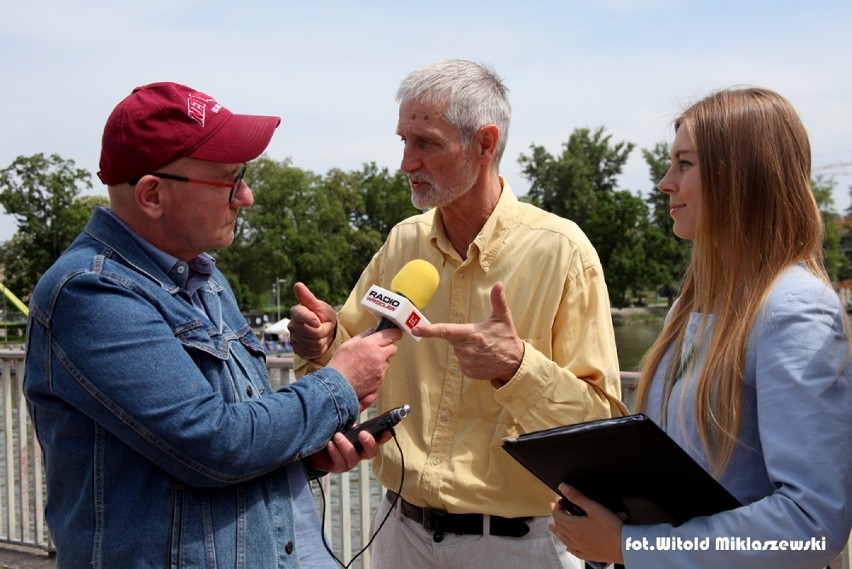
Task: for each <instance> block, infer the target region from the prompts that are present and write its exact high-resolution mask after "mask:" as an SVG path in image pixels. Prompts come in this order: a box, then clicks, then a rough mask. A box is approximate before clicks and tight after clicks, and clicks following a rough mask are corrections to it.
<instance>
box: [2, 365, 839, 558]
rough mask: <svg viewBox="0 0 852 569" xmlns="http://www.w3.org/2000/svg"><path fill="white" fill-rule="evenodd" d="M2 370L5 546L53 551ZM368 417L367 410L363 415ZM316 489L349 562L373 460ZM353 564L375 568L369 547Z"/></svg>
mask: <svg viewBox="0 0 852 569" xmlns="http://www.w3.org/2000/svg"><path fill="white" fill-rule="evenodd" d="M267 364H268V367H269V377H270V382H271V383H272V386H273V388H276V389H277V388H279V387H281V386H283V385H287V384H289V383H291V382H292V381H294V377H293V359H292V358H290V357H270V358H268V360H267ZM0 371H2V377H1V378H0V383H2V388H0V390H2V393H3V408H2V413H3V417H2V422H0V425H2V430H3V433H2V437H0V464H2V465H3V468H4V469H5V477H4V479H3V480H2V484H0V547H3V546H11V547H13V548H15V549H19V550H23V551H30V552H33V553H40V554H44V553H48V554H49V553H51V552H52V551H53V544H52V542H51V540H50V536H49V534H48V531H47V525H46V523H45V519H44V497H45V490H44V471H43V468H42V457H41V449H40V447H39V445H38V444H37V442H36V439H35V435H34V433H33V428H32V423H31V422H30V419H29V415H28V413H27V409H26V405H25V404H24V398H23V393H22V383H23V377H24V352H23V351H12V350H5V351H2V350H0ZM638 377H639V376H638V374H637V373H635V372H622V391H623V393H622V396H623V399H624V401H625V403H626V404H627V406H628V407H632V401H633V393H634V390H635V387H636V381H637V380H638ZM366 418H367V414H366V413H365V414H364V415H362V420H363V419H366ZM388 444H390V443H388ZM313 490H314V498H315V500H316V502H317V507H318V508H320V511H321V512H323V516H322V518H323V527H324V529H325V534H326V536H327V540H328V544H329V546H330V547H331V549H332V551H333V552H334V554H335V556H337V558H338V559H339V560H340V561H342V562H343V564H344V565H345V564H347V563H349V561H350V560H351V559H352V556H353V555H356V554H358V552H359V551H361V549H362V548H364V547H365V546H366V545H367V544H368V542H369V538H370V536H369V530H370V522H371V519H372V514H373V511H374V509H375V507H376V505H377V504H378V501H379V500H380V499H381V497H382V494H383V491H384V490H383V488H382V487H381V485H380V484H379V483H378V481H377V480H376V478H375V477H374V476H373V475H372V471H371V469H370V465H369V463H368V461H362V462H361V463H360V464H359V465H358V467H357V468H355V469H353V470H352V471H350V472H346V473H343V474H330V475H328V476H325V477H323V478H322V479H321V481H320V483H319V484H315V485H314V486H313ZM849 550H850V546H849V545H847V547H846V549H844V551H843V554H842V556H841V559H840V565H839V566H835V565H832V569H835V567H839V568H842V569H852V562H850V556H849ZM351 567H352V568H353V569H369V567H370V552H369V549H368V550H366V551H364V553H363V554H361V555H360V556H359V557H358V559H357V560H355V561H354V562H353V563H352V565H351Z"/></svg>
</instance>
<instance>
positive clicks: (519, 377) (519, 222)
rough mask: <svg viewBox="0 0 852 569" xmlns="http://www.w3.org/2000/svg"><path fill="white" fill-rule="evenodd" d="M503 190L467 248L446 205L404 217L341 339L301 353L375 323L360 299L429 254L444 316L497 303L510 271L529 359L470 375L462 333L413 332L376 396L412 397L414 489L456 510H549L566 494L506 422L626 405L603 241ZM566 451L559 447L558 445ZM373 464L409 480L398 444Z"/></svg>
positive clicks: (347, 312) (432, 308) (532, 424)
mask: <svg viewBox="0 0 852 569" xmlns="http://www.w3.org/2000/svg"><path fill="white" fill-rule="evenodd" d="M501 182H502V183H503V192H502V195H501V197H500V200H499V202H498V204H497V207H496V208H495V210H494V212H493V213H492V214H491V216H490V218H489V219H488V222H487V223H486V224H485V226H484V227H483V228H482V231H480V233H479V235H478V236H477V237H476V239H475V240H474V242H473V243H472V244H471V246H470V248H469V249H468V255H467V259H466V260H464V261H463V260H462V259H461V257H460V256H459V254H458V253H457V252H456V251H455V250H454V249H453V247H452V245H451V244H450V241H449V239H448V238H447V235H446V232H445V231H444V227H443V224H442V221H441V215H440V213H439V212H438V211H436V210H430V211H428V212H426V213H423V214H420V215H417V216H414V217H411V218H409V219H407V220H405V221H402V222H400V223H399V224H397V225H396V226H395V227H394V228H393V229H392V230H391V232H390V234H389V236H388V239H387V241H386V242H385V243H384V245H383V246H382V248H381V249H380V250H379V251H378V252H377V253H376V254H375V256H374V257H373V259H372V261H371V262H370V264H369V266H367V268H366V269H365V270H364V272H363V274H362V275H361V278H360V279H359V281H358V284H357V285H356V286H355V288H354V290H353V291H352V293H351V294H350V295H349V298H348V300H347V302H346V304H345V305H344V307H343V308H342V309H341V311H340V313H339V314H338V325H337V334H336V338H335V344H334V345H333V346H332V349H331V350H329V352H327V353H326V354H325V355H324V356H323V357H322V358H320V359H319V360H317V361H313V362H304V361H302V360H299V359H298V358H297V362H296V370H297V374H302V373H305V372H306V371H308V370H309V369H312V368H316V367H319V366H321V365H324V364H325V363H327V362H328V359H329V358H330V357H331V353H332V352H333V350H334V348H335V347H336V346H337V345H339V344H340V342H343V341H345V340H347V339H348V338H350V337H351V336H353V335H357V334H358V333H360V332H362V331H364V330H365V329H367V328H370V327H373V326H375V325H376V320H375V318H374V317H373V316H371V315H370V313H369V312H367V311H366V309H364V308H363V307H362V306H361V299H362V298H363V297H364V295H365V293H366V291H367V289H368V288H369V287H370V286H371V285H373V284H377V285H379V286H381V287H384V288H387V289H389V290H390V289H391V280H392V279H393V278H394V276H395V275H396V274H397V272H398V271H399V270H400V269H401V268H402V267H403V265H405V264H406V263H407V262H409V261H411V260H413V259H424V260H426V261H429V262H430V263H432V264H433V265H434V266H435V267H436V268H437V269H438V273H439V274H440V284H439V286H438V290H437V292H436V293H435V295H434V297H433V298H432V300H431V301H430V302H429V303H428V305H427V306H426V307H425V308H424V309H423V310H422V312H423V315H424V316H425V317H426V318H427V319H428V320H429V321H430V322H433V323H437V322H456V323H477V322H482V321H484V320H486V319H488V318H489V316H490V315H491V300H490V292H491V288H492V287H493V286H494V284H495V283H497V282H498V281H502V282H503V283H504V284H505V287H506V288H505V291H506V297H507V299H508V302H509V306H510V308H511V311H512V318H513V320H514V323H515V327H516V329H517V332H518V335H519V336H520V337H521V339H523V340H524V343H525V346H524V348H525V353H524V358H523V361H522V363H521V365H520V367H519V369H518V371H517V373H515V375H514V377H512V378H511V380H509V381H508V382H507V383H506V384H505V385H503V386H500V385H499V383H497V382H494V383H492V382H490V381H482V380H475V379H470V378H467V377H465V376H464V375H462V373H461V371H460V370H459V362H458V358H457V357H456V355H455V353H454V351H453V349H452V347H451V346H450V345H449V344H448V343H447V342H446V341H444V340H442V339H437V338H429V339H423V340H421V341H420V342H416V341H415V340H414V339H413V338H411V337H407V336H405V337H403V339H402V340H401V341H400V344H399V351H398V352H397V354H396V355H395V356H394V357H393V358H392V359H391V364H390V369H389V371H388V373H387V376H386V378H385V382H384V384H383V385H382V388H381V389H380V390H379V397H378V401H377V404H378V409H379V411H385V410H388V409H391V408H393V407H397V406H399V405H402V404H408V405H410V406H411V413H410V415H409V416H408V417H407V418H406V419H405V420H403V421H402V422H401V423H399V425H397V427H396V429H395V430H396V433H397V437H398V440H399V443H400V445H401V448H402V452H403V453H404V455H405V456H404V458H405V479H404V484H403V487H402V496H403V497H404V498H405V499H406V500H408V501H409V502H412V503H414V504H417V505H420V506H426V507H431V508H440V509H444V510H447V511H449V512H451V513H483V514H492V515H499V516H504V517H518V516H544V515H549V513H550V510H549V504H550V502H551V501H553V499H554V494H553V492H552V491H550V490H549V489H548V488H547V487H546V486H545V485H544V484H543V483H541V482H540V481H538V479H537V478H535V477H534V476H533V475H532V474H530V473H529V472H528V471H527V470H526V469H525V468H523V467H522V466H520V464H518V463H517V462H516V461H515V460H514V459H513V458H512V457H510V456H509V455H508V454H507V453H506V452H505V451H504V450H503V449H502V447H501V441H502V440H503V439H504V438H505V437H508V436H514V435H518V434H520V433H525V432H531V431H537V430H541V429H547V428H550V427H555V426H558V425H564V424H568V423H576V422H581V421H587V420H592V419H601V418H605V417H610V416H618V415H621V414H622V413H623V412H624V408H623V406H621V404H620V402H619V399H620V395H621V388H620V382H619V373H618V359H617V355H616V347H615V336H614V333H613V329H612V316H611V312H610V304H609V298H608V295H607V289H606V284H605V283H604V277H603V272H602V268H601V264H600V260H599V259H598V255H597V253H596V252H595V250H594V248H593V247H592V245H591V243H590V242H589V240H588V238H587V237H586V236H585V234H584V233H583V232H582V231H581V230H580V228H579V227H578V226H577V225H576V224H575V223H573V222H571V221H568V220H566V219H563V218H560V217H558V216H556V215H553V214H550V213H547V212H545V211H543V210H541V209H539V208H536V207H534V206H532V205H529V204H526V203H522V202H519V201H518V199H517V198H516V197H515V195H514V194H513V193H512V190H511V189H510V188H509V186H508V184H506V183H505V181H503V180H502V179H501ZM553 459H554V460H560V457H558V456H554V457H553ZM373 467H374V469H375V473H376V475H377V477H378V478H379V480H380V481H381V483H382V485H384V486H385V487H386V488H390V489H393V490H396V489H397V488H398V487H399V482H400V474H401V460H400V456H399V451H398V449H397V447H396V445H395V444H393V443H388V444H385V445H383V446H382V450H381V453H380V454H379V456H377V457H376V458H375V459H374V463H373Z"/></svg>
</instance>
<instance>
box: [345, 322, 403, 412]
mask: <svg viewBox="0 0 852 569" xmlns="http://www.w3.org/2000/svg"><path fill="white" fill-rule="evenodd" d="M400 338H402V330H400V329H399V328H388V329H387V330H382V331H381V332H375V333H373V331H372V330H365V331H364V332H362V333H361V334H359V335H357V336H355V337H354V338H351V339H349V340H347V341H345V342H343V343H342V344H340V347H339V348H337V350H335V352H334V355H333V356H332V358H331V361H329V362H328V366H329V367H333V368H334V369H336V370H337V371H339V372H340V373H342V374H343V376H344V377H345V378H346V379H348V380H349V383H350V384H351V385H352V388H353V389H354V390H355V394H356V395H357V396H358V402H359V403H360V405H361V410H362V411H363V410H364V409H366V408H367V407H369V406H370V405H371V404H372V403H373V401H375V400H376V396H377V395H378V394H377V391H378V390H379V387H381V385H382V382H383V381H384V380H385V373H387V371H388V366H389V365H390V361H389V360H390V358H391V356H393V355H394V354H395V353H396V349H397V346H396V342H397V341H398V340H399V339H400Z"/></svg>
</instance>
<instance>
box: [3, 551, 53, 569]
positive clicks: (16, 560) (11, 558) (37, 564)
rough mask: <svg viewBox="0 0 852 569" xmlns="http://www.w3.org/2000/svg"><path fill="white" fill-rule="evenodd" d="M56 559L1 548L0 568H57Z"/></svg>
mask: <svg viewBox="0 0 852 569" xmlns="http://www.w3.org/2000/svg"><path fill="white" fill-rule="evenodd" d="M55 568H56V560H55V559H54V558H53V557H48V556H47V555H37V554H33V553H23V552H20V551H14V550H11V549H3V548H0V569H55Z"/></svg>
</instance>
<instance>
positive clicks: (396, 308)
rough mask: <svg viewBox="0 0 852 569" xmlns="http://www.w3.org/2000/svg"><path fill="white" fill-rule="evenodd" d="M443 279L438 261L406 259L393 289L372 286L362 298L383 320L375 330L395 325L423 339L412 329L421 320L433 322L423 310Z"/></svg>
mask: <svg viewBox="0 0 852 569" xmlns="http://www.w3.org/2000/svg"><path fill="white" fill-rule="evenodd" d="M439 281H440V277H439V276H438V269H436V268H435V267H434V265H432V264H431V263H429V262H428V261H424V260H423V259H415V260H413V261H409V262H408V263H406V264H405V266H403V267H402V268H401V269H400V270H399V272H398V273H397V274H396V276H395V277H394V278H393V280H392V281H391V288H392V289H393V290H387V289H386V288H382V287H380V286H378V285H373V286H371V287H370V289H369V290H368V291H367V294H365V295H364V298H363V299H361V305H362V306H364V307H365V308H366V309H367V310H368V311H369V312H370V313H371V314H372V315H373V316H375V317H376V318H377V319H378V320H379V323H378V325H377V326H376V328H375V329H374V330H373V332H379V331H381V330H386V329H387V328H391V327H394V326H395V327H397V328H399V329H401V330H402V331H403V332H406V333H408V335H409V336H411V337H412V338H414V339H415V340H417V341H418V342H419V341H420V338H418V337H416V336H413V335H412V334H411V329H412V328H414V327H415V326H417V325H418V324H419V323H421V322H423V323H425V324H428V323H429V321H428V320H427V319H426V317H425V316H423V314H421V312H420V310H422V309H423V307H424V306H426V303H427V302H429V300H430V299H431V298H432V295H434V294H435V291H436V290H438V282H439Z"/></svg>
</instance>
